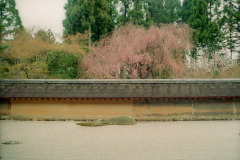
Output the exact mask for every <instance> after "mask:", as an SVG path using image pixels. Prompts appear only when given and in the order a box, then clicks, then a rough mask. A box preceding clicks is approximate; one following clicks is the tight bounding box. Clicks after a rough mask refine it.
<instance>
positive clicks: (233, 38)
mask: <svg viewBox="0 0 240 160" xmlns="http://www.w3.org/2000/svg"><path fill="white" fill-rule="evenodd" d="M237 5H239V2H238V0H224V8H223V13H224V16H223V22H224V34H225V38H226V41H225V45H226V47H227V49H229V51H230V55H231V59H232V58H233V53H234V52H239V48H238V47H237V45H238V44H239V32H238V26H239V21H238V20H237V13H238V11H237V9H238V8H239V6H237Z"/></svg>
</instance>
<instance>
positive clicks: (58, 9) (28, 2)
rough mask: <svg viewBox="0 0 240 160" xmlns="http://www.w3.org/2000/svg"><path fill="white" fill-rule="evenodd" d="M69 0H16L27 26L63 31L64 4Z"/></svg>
mask: <svg viewBox="0 0 240 160" xmlns="http://www.w3.org/2000/svg"><path fill="white" fill-rule="evenodd" d="M66 2H67V0H16V4H17V6H16V7H17V9H18V11H19V15H20V17H21V20H22V24H23V26H24V27H26V28H32V27H35V28H37V29H40V28H41V29H45V30H47V29H51V30H52V31H53V32H54V33H55V34H58V35H59V34H61V35H62V33H63V25H62V20H63V19H64V18H65V10H64V8H63V7H64V4H65V3H66Z"/></svg>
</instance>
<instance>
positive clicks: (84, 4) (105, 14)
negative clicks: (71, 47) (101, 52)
mask: <svg viewBox="0 0 240 160" xmlns="http://www.w3.org/2000/svg"><path fill="white" fill-rule="evenodd" d="M114 3H115V2H114V1H110V0H78V1H76V0H68V2H67V3H66V5H65V7H64V8H65V9H66V19H65V20H63V26H64V35H65V36H67V35H70V34H74V35H75V34H76V33H78V32H79V33H84V32H85V31H86V30H88V31H89V45H90V46H91V39H92V38H93V40H98V39H99V38H100V37H101V36H103V35H104V34H106V33H108V32H110V31H112V30H113V27H114V23H113V22H114V17H112V16H115V15H114V14H115V13H114V12H115V11H114V9H115V8H114V7H113V5H114ZM91 35H92V38H91Z"/></svg>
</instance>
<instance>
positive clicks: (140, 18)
mask: <svg viewBox="0 0 240 160" xmlns="http://www.w3.org/2000/svg"><path fill="white" fill-rule="evenodd" d="M129 16H130V21H131V22H132V23H133V24H137V25H140V26H146V27H149V26H150V25H151V21H150V17H149V16H150V14H149V11H148V5H147V3H146V0H133V9H132V10H131V11H130V12H129Z"/></svg>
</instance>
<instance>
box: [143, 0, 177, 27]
mask: <svg viewBox="0 0 240 160" xmlns="http://www.w3.org/2000/svg"><path fill="white" fill-rule="evenodd" d="M148 4H149V12H150V15H151V18H152V19H153V21H154V22H155V23H156V24H160V23H173V22H178V21H179V20H180V12H181V2H180V0H149V2H148Z"/></svg>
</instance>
